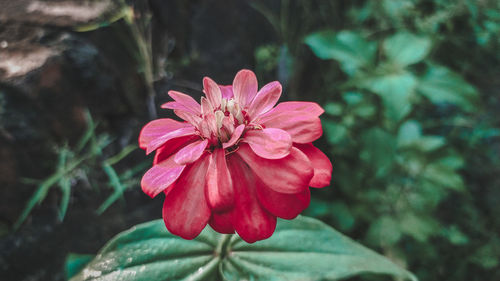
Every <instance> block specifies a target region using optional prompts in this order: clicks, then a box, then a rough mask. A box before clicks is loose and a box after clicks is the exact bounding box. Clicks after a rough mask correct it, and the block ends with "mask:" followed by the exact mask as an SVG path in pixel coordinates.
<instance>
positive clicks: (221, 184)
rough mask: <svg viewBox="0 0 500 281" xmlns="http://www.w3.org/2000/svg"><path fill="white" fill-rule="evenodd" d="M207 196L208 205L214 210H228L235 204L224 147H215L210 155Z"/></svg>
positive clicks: (206, 187)
mask: <svg viewBox="0 0 500 281" xmlns="http://www.w3.org/2000/svg"><path fill="white" fill-rule="evenodd" d="M205 196H206V197H207V202H208V205H209V206H210V208H211V209H212V210H214V211H217V212H222V211H226V210H228V209H230V208H231V207H232V206H233V201H234V191H233V183H232V181H231V174H230V173H229V170H228V168H227V163H226V156H225V152H224V149H215V150H214V152H213V153H212V155H211V157H210V164H209V165H208V171H207V175H206V181H205Z"/></svg>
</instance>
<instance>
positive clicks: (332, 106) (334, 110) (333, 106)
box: [324, 102, 343, 116]
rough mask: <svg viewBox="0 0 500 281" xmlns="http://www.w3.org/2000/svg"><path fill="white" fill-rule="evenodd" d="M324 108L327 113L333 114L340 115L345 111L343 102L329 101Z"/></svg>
mask: <svg viewBox="0 0 500 281" xmlns="http://www.w3.org/2000/svg"><path fill="white" fill-rule="evenodd" d="M324 108H325V112H326V113H327V114H330V115H333V116H339V115H341V114H342V111H343V108H342V104H340V103H335V102H329V103H327V104H326V105H325V107H324Z"/></svg>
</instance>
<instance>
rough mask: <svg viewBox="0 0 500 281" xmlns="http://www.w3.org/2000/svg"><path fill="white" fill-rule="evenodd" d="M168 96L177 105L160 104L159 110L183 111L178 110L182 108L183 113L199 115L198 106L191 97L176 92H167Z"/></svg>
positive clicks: (170, 103)
mask: <svg viewBox="0 0 500 281" xmlns="http://www.w3.org/2000/svg"><path fill="white" fill-rule="evenodd" d="M168 95H169V96H170V97H171V98H172V99H174V100H175V102H176V103H177V104H174V103H173V102H167V103H165V104H162V106H161V108H169V109H183V108H179V106H182V107H184V110H185V111H189V112H191V113H193V114H196V115H200V113H201V112H200V104H199V103H198V102H196V101H195V100H194V99H193V98H192V97H191V96H189V95H186V94H183V93H181V92H177V91H168ZM172 107H174V108H172Z"/></svg>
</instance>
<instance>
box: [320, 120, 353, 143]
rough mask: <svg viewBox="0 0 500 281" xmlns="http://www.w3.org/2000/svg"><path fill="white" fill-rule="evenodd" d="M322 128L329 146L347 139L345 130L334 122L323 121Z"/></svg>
mask: <svg viewBox="0 0 500 281" xmlns="http://www.w3.org/2000/svg"><path fill="white" fill-rule="evenodd" d="M321 122H322V124H323V128H324V130H325V135H326V139H327V140H328V142H329V143H331V144H339V143H341V142H342V141H343V140H345V139H346V138H347V133H348V132H347V128H346V127H345V126H343V125H340V124H338V123H336V122H334V121H331V120H327V119H323V120H322V121H321Z"/></svg>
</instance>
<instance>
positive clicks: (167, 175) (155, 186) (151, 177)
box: [141, 156, 186, 197]
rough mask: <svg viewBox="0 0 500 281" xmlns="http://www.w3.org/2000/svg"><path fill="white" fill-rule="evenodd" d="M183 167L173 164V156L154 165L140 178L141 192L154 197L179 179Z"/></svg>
mask: <svg viewBox="0 0 500 281" xmlns="http://www.w3.org/2000/svg"><path fill="white" fill-rule="evenodd" d="M184 167H186V166H185V165H179V164H177V163H175V161H174V156H171V157H169V158H167V159H166V160H164V161H162V162H160V163H158V164H157V165H154V166H153V167H152V168H151V169H149V170H148V171H147V172H146V173H145V174H144V176H143V177H142V180H141V188H142V191H144V193H146V194H147V195H149V196H150V197H155V196H156V195H158V194H159V193H161V192H162V191H163V190H165V189H166V188H167V187H169V186H170V185H171V184H172V183H174V182H175V181H176V180H177V178H179V176H180V175H181V173H182V171H183V170H184Z"/></svg>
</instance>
